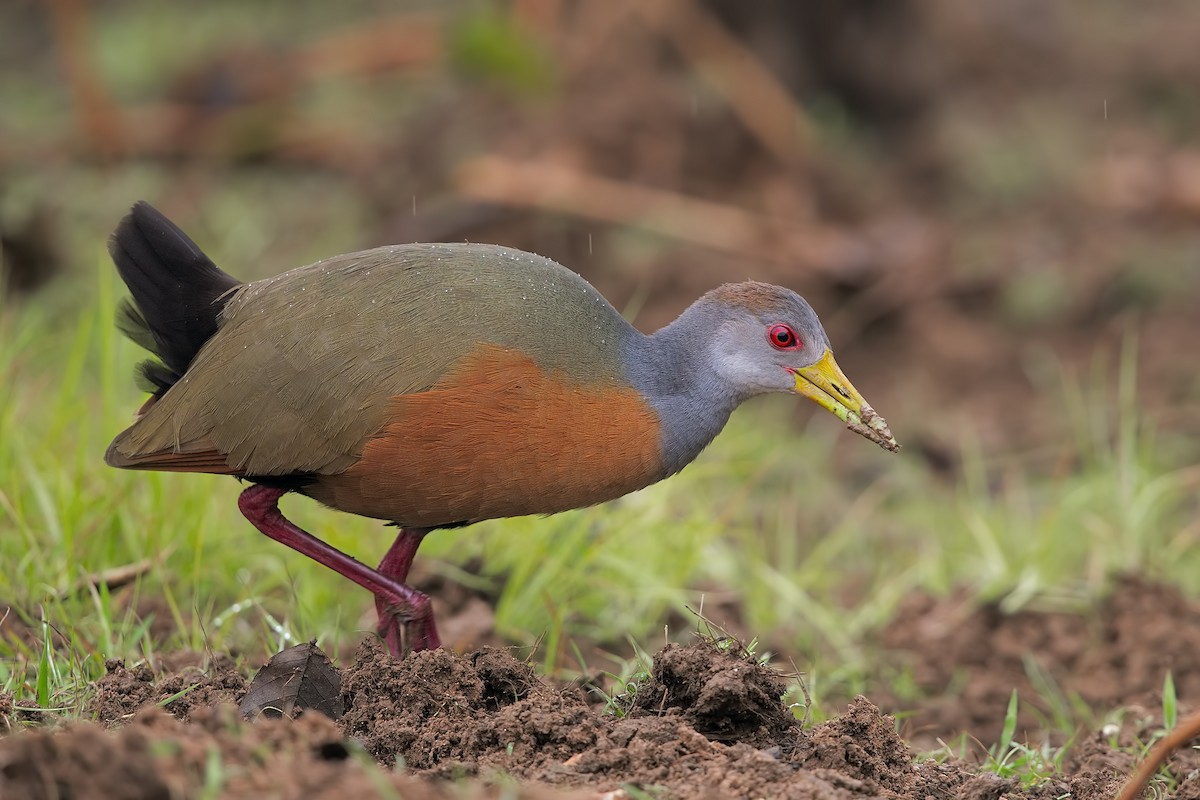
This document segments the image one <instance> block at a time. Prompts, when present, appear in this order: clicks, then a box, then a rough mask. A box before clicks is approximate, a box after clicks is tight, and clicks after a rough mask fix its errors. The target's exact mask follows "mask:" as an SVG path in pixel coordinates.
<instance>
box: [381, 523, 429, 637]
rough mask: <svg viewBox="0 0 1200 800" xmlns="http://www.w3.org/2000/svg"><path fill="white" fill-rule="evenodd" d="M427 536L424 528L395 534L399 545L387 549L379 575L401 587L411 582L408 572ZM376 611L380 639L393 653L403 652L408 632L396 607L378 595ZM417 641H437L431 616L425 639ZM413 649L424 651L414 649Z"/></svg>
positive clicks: (401, 530)
mask: <svg viewBox="0 0 1200 800" xmlns="http://www.w3.org/2000/svg"><path fill="white" fill-rule="evenodd" d="M427 533H429V531H428V530H426V529H424V528H401V529H400V532H399V533H397V534H396V541H394V542H392V546H391V547H390V548H388V551H387V553H386V554H385V555H384V557H383V560H382V561H380V562H379V567H378V570H379V574H380V575H383V576H384V577H387V578H391V579H392V580H395V581H398V582H400V583H404V582H405V581H406V580H408V570H409V568H410V567H412V562H413V557H414V556H415V555H416V554H417V548H418V547H420V546H421V540H422V539H424V538H425V534H427ZM375 610H376V612H378V614H379V628H378V631H379V635H380V636H382V637H383V640H384V641H385V642H387V646H388V649H389V650H391V651H392V652H396V651H402V650H403V634H404V632H405V631H404V626H403V621H402V619H401V616H400V615H399V614H397V613H396V608H395V606H394V604H392V603H389V602H388V600H387V599H386V598H384V597H382V596H380V595H375ZM417 638H418V641H419V640H421V639H422V638H424V639H430V638H431V639H432V640H433V641H434V642H437V641H438V635H437V630H436V629H435V628H434V623H433V614H432V613H431V614H430V615H429V627H428V630H427V631H426V632H425V633H424V635H423V636H422V635H420V634H419V635H418V637H417ZM433 646H434V647H436V646H437V645H436V644H435V645H433ZM413 649H414V650H419V649H422V648H419V647H414V648H413Z"/></svg>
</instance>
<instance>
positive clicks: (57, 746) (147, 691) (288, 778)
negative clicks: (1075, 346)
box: [0, 580, 1200, 800]
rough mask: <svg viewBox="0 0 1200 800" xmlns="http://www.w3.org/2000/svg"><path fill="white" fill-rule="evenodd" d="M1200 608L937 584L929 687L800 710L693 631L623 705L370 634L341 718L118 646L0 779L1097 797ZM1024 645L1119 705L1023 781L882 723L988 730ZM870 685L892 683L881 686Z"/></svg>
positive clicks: (898, 636)
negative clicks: (82, 702) (1040, 598)
mask: <svg viewBox="0 0 1200 800" xmlns="http://www.w3.org/2000/svg"><path fill="white" fill-rule="evenodd" d="M1197 616H1200V604H1196V603H1191V602H1187V601H1185V600H1184V599H1183V598H1181V597H1180V596H1179V595H1178V594H1177V593H1176V592H1174V591H1172V590H1167V589H1163V588H1162V587H1158V586H1153V585H1148V584H1146V583H1143V582H1140V581H1136V580H1126V581H1124V582H1122V583H1121V585H1120V586H1119V587H1118V589H1117V591H1116V593H1115V594H1114V595H1113V597H1112V598H1111V599H1110V600H1109V601H1108V603H1107V604H1106V606H1105V607H1104V608H1103V609H1101V610H1100V613H1099V614H1097V615H1093V616H1089V617H1086V618H1085V617H1074V616H1071V615H1067V614H1041V613H1037V612H1021V613H1018V614H1015V615H1011V616H1008V617H1005V616H1003V615H1001V614H1000V613H999V612H998V611H997V610H996V609H994V608H985V609H979V610H974V611H969V612H965V613H964V612H963V611H962V609H961V607H960V605H956V604H955V603H954V601H952V600H941V601H933V600H930V599H928V598H914V599H912V600H911V601H910V602H909V603H907V604H906V606H905V610H904V612H903V613H902V614H901V615H900V617H899V618H898V619H897V620H896V621H895V623H894V625H893V626H892V628H891V629H890V631H889V632H888V634H887V636H885V644H886V643H889V642H890V643H891V645H892V649H891V650H890V651H889V653H888V655H887V657H886V659H885V660H886V661H887V662H888V663H898V662H899V661H904V662H905V663H907V664H908V665H910V667H911V669H912V670H913V673H914V675H915V676H916V677H917V678H918V681H919V682H920V683H922V685H924V686H925V687H926V688H928V689H929V690H931V691H932V692H933V695H932V698H931V699H930V700H927V701H923V702H919V703H908V704H907V705H908V708H906V709H904V710H905V711H906V714H907V713H909V712H911V714H912V715H911V716H907V718H906V719H905V721H904V723H903V724H902V725H898V724H897V722H896V720H895V719H894V718H892V717H890V716H887V715H885V714H883V713H882V712H881V711H880V710H879V708H877V707H876V705H874V704H873V703H872V702H871V701H870V700H868V699H866V698H863V697H859V698H856V699H854V700H853V701H851V702H850V704H849V706H848V708H847V709H846V711H845V713H843V714H842V715H841V716H839V717H837V718H836V719H833V720H831V721H829V722H826V723H823V724H820V725H817V726H815V727H813V728H811V729H809V730H805V729H804V728H803V726H802V725H801V724H800V722H799V721H798V720H796V719H795V717H794V716H793V714H792V713H791V711H790V710H789V709H788V708H787V707H785V706H784V704H783V702H782V701H781V699H780V696H781V695H782V694H783V693H784V690H785V689H786V688H787V681H786V680H785V679H784V678H783V677H782V676H781V675H780V674H778V673H777V672H775V671H773V670H771V669H769V668H767V667H764V666H762V665H760V664H758V663H756V662H755V661H753V660H752V659H749V658H746V657H745V655H744V654H743V653H742V652H740V650H739V648H736V647H733V648H725V649H723V648H720V647H717V646H715V645H714V644H713V643H712V642H710V641H708V640H697V641H695V642H693V643H692V644H690V645H687V646H681V645H678V644H672V645H668V646H667V647H665V648H664V649H663V650H661V651H660V652H659V653H658V654H656V656H655V658H654V668H653V671H652V674H651V676H650V678H649V680H648V681H645V682H644V683H643V685H642V686H641V688H640V690H639V691H638V693H637V695H636V696H635V698H634V699H633V701H632V702H631V703H630V704H628V705H629V706H630V708H629V710H628V712H627V713H626V714H625V715H624V716H617V715H614V714H610V713H605V711H604V710H603V709H602V708H599V707H597V706H596V705H595V703H594V700H595V698H594V697H588V696H587V695H585V693H584V692H583V691H582V690H580V689H578V688H576V687H573V686H567V687H564V686H561V685H554V684H552V683H550V682H547V681H546V680H544V679H542V678H540V677H538V676H537V675H536V674H535V673H534V671H533V669H532V667H531V666H530V665H529V664H528V663H526V662H523V661H520V660H518V659H517V658H515V657H514V656H513V655H511V654H510V653H509V652H508V651H506V650H503V649H498V648H493V647H485V648H483V649H479V650H475V651H473V652H469V653H467V654H465V655H459V654H456V653H454V652H453V651H450V650H436V651H432V652H425V653H418V654H414V655H412V656H410V657H409V658H408V659H406V660H404V661H397V660H395V659H393V658H391V657H390V656H388V655H387V654H386V653H385V652H384V650H383V649H382V647H381V646H380V644H379V643H378V642H377V641H376V640H374V639H373V638H372V639H368V640H367V641H365V642H364V643H363V644H362V645H361V646H360V648H359V650H358V653H357V654H356V657H355V658H354V660H353V662H352V663H351V664H350V665H349V666H348V667H346V668H345V669H344V670H343V671H342V678H341V680H342V699H343V701H344V704H345V708H346V712H345V715H344V716H343V717H342V719H341V720H340V721H338V722H334V721H332V720H330V719H327V718H325V717H323V716H321V715H320V714H315V713H311V712H309V713H305V714H302V715H301V716H300V717H299V718H298V719H297V720H294V721H292V720H286V719H284V720H280V719H266V718H264V719H261V720H260V721H258V722H256V723H249V722H246V721H244V720H243V719H242V718H241V716H240V715H239V714H238V712H237V710H236V709H235V707H234V705H233V704H234V703H236V702H237V701H239V700H240V699H241V697H242V695H243V694H244V693H245V691H246V681H245V679H244V678H243V677H242V676H241V675H240V674H239V673H238V672H236V671H235V670H233V669H232V668H231V666H230V665H229V664H227V663H217V664H215V665H211V664H210V665H209V666H208V667H207V668H206V669H203V670H202V669H200V668H198V667H194V666H192V667H186V668H184V669H183V670H180V671H177V672H168V673H164V674H158V675H156V674H154V673H153V672H151V671H150V670H149V669H148V668H146V667H142V666H135V667H132V668H129V667H126V666H124V665H122V664H120V663H115V662H114V663H111V664H110V665H109V672H108V674H107V675H105V676H104V677H103V678H101V680H100V681H98V683H97V687H96V688H97V693H96V697H95V700H94V702H93V705H92V712H93V713H94V715H95V717H96V718H97V720H98V721H99V724H90V723H75V724H71V725H66V726H64V727H62V728H61V729H52V728H39V729H32V730H28V731H23V732H18V733H15V734H12V735H9V736H6V737H4V738H3V739H0V796H3V797H5V798H10V797H11V798H66V797H70V798H91V797H97V798H99V797H103V798H157V797H163V798H167V797H185V796H196V795H199V794H202V793H203V792H204V791H209V792H210V794H208V795H207V796H214V797H215V796H220V797H250V796H256V797H258V796H263V795H267V796H278V797H318V798H319V797H326V796H329V797H333V796H335V795H340V796H352V797H389V796H395V794H389V792H395V793H399V795H400V796H403V797H406V798H407V797H414V798H425V797H432V798H438V797H494V796H496V797H498V796H505V797H533V798H537V797H561V796H568V797H572V796H576V797H592V798H596V797H608V798H614V800H615V799H616V798H633V797H638V796H641V795H639V794H638V790H641V791H644V792H647V793H649V794H651V796H657V797H677V798H741V797H747V798H749V797H785V798H786V797H804V798H852V797H894V798H927V797H935V798H949V797H962V798H972V799H974V798H999V797H1001V796H1004V797H1008V798H1052V797H1060V796H1063V795H1065V794H1066V793H1068V792H1069V793H1070V794H1071V796H1072V797H1073V798H1077V799H1081V800H1090V799H1091V798H1108V797H1111V796H1113V795H1114V793H1115V792H1116V791H1117V790H1118V789H1119V787H1120V786H1121V784H1122V783H1123V782H1124V780H1125V778H1126V776H1128V774H1129V773H1130V771H1131V770H1132V768H1133V765H1134V758H1133V756H1132V755H1130V753H1131V752H1134V751H1135V747H1136V745H1137V743H1139V742H1145V741H1147V739H1148V738H1149V737H1150V736H1151V735H1152V734H1153V733H1154V731H1155V730H1157V728H1158V727H1160V726H1161V720H1160V718H1159V717H1157V716H1156V709H1158V708H1159V704H1158V701H1157V700H1156V699H1155V698H1154V696H1153V694H1154V692H1155V691H1156V690H1158V689H1159V688H1160V687H1161V685H1162V675H1163V672H1162V671H1163V670H1165V669H1167V668H1170V669H1171V670H1172V671H1173V673H1174V675H1175V678H1176V682H1177V685H1178V687H1179V693H1180V696H1181V698H1183V699H1184V700H1185V701H1186V700H1188V699H1189V698H1191V697H1193V696H1194V694H1195V692H1196V691H1197V690H1200V684H1198V682H1200V659H1197V658H1196V657H1195V656H1193V655H1192V654H1194V653H1200V647H1197V646H1196V645H1197V644H1198V643H1197V642H1196V641H1194V637H1192V638H1188V634H1187V631H1188V630H1189V629H1194V628H1197V627H1200V626H1195V625H1192V626H1189V625H1180V624H1179V623H1180V621H1181V620H1183V621H1188V620H1196V618H1197ZM1168 627H1170V628H1171V630H1172V635H1171V636H1167V635H1166V634H1165V631H1166V630H1167V629H1168ZM921 654H926V655H924V656H922V655H921ZM930 654H936V656H940V658H939V657H935V655H930ZM1027 654H1033V655H1034V657H1036V658H1037V659H1038V660H1039V663H1041V665H1042V666H1043V667H1044V669H1045V670H1046V672H1047V674H1049V675H1050V676H1051V677H1052V678H1053V680H1054V681H1056V682H1057V684H1058V685H1059V686H1060V687H1061V688H1062V690H1063V691H1064V692H1068V693H1070V692H1074V693H1078V695H1079V696H1080V697H1082V698H1084V699H1086V700H1087V701H1088V702H1090V703H1093V704H1094V706H1093V708H1094V709H1095V710H1096V712H1097V713H1098V714H1103V713H1104V711H1106V710H1108V709H1110V708H1115V707H1118V706H1122V705H1124V706H1127V713H1125V714H1124V715H1123V716H1121V717H1119V718H1118V719H1120V724H1119V725H1117V726H1115V727H1110V728H1108V729H1106V730H1103V731H1095V732H1093V731H1090V730H1083V731H1081V733H1080V735H1079V736H1078V737H1077V739H1076V741H1075V742H1074V743H1073V744H1072V746H1071V748H1070V750H1069V751H1068V752H1069V755H1068V757H1067V758H1066V760H1065V762H1064V764H1063V770H1062V773H1061V774H1060V775H1058V776H1057V777H1055V778H1054V779H1053V780H1050V781H1048V782H1045V783H1043V784H1042V785H1040V786H1036V787H1034V788H1022V787H1020V786H1018V785H1017V784H1016V783H1015V782H1014V781H1011V780H1005V779H1001V778H999V777H996V776H995V775H992V774H989V773H987V772H984V771H981V770H980V768H979V766H978V765H977V764H973V763H968V762H963V761H959V760H957V759H953V758H952V759H950V760H948V761H944V762H939V761H936V760H925V759H918V758H916V753H917V752H919V751H920V747H919V748H918V749H917V750H914V748H913V746H912V745H911V744H910V743H908V742H906V741H905V739H904V738H902V735H901V733H900V732H898V731H903V732H905V733H906V734H907V733H908V732H914V733H916V734H919V736H918V737H917V739H916V740H915V741H922V737H927V736H928V735H929V734H930V733H931V732H934V731H936V732H938V733H939V734H946V735H949V734H950V733H952V732H956V731H968V732H971V733H975V734H976V735H978V736H980V738H981V739H982V740H983V741H985V742H987V741H990V739H989V738H987V736H988V735H991V731H990V730H989V729H990V728H991V727H994V726H995V725H998V724H999V722H998V721H999V720H1001V719H1002V718H1003V708H1004V705H1005V703H1006V702H1007V698H1008V695H1009V693H1010V692H1011V691H1012V689H1013V688H1014V687H1016V688H1017V689H1018V690H1019V691H1020V692H1021V698H1022V702H1023V703H1024V702H1026V701H1028V702H1029V703H1031V704H1036V703H1038V702H1039V697H1038V693H1037V692H1036V691H1035V689H1034V687H1033V686H1032V685H1031V684H1030V683H1029V678H1028V676H1027V675H1026V674H1025V672H1024V670H1023V667H1022V666H1021V664H1022V663H1023V658H1024V656H1026V655H1027ZM893 656H894V657H893ZM954 686H963V687H964V688H963V689H962V690H961V691H957V690H954V689H953V687H954ZM185 690H186V691H185ZM181 692H183V694H180V693H181ZM177 695H178V696H177ZM171 698H174V699H171ZM169 699H170V702H167V701H168V700H169ZM876 699H877V701H878V702H879V703H880V704H881V705H883V706H884V707H885V708H899V707H900V705H901V704H899V703H898V702H897V701H896V700H895V698H891V697H888V696H886V694H885V693H883V692H882V691H881V692H880V693H879V695H878V697H877V698H876ZM1139 699H1140V700H1145V701H1146V702H1145V703H1144V704H1143V705H1137V704H1136V703H1133V702H1131V701H1136V700H1139ZM1043 710H1044V709H1043ZM1100 721H1101V718H1100V717H1097V720H1096V721H1095V724H1096V726H1097V727H1098V726H1099V723H1100ZM1030 730H1033V728H1032V727H1031V729H1030ZM976 732H980V733H976ZM1017 738H1018V740H1023V739H1024V738H1025V737H1024V736H1022V735H1021V733H1020V732H1018V737H1017ZM1031 738H1032V739H1034V740H1035V741H1036V736H1031ZM1114 744H1116V745H1118V747H1114ZM922 747H923V745H922ZM393 768H396V769H393ZM1198 768H1200V753H1195V752H1194V751H1190V752H1188V753H1185V754H1183V755H1179V756H1176V757H1175V759H1173V761H1172V769H1173V770H1174V772H1173V774H1174V775H1176V776H1179V778H1180V779H1181V780H1180V782H1179V783H1178V786H1177V787H1175V788H1174V790H1173V791H1172V792H1169V793H1168V796H1171V797H1177V798H1193V797H1200V779H1197V778H1196V777H1191V776H1192V775H1193V773H1196V772H1197V770H1198ZM205 787H208V789H205ZM514 787H515V788H514Z"/></svg>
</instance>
